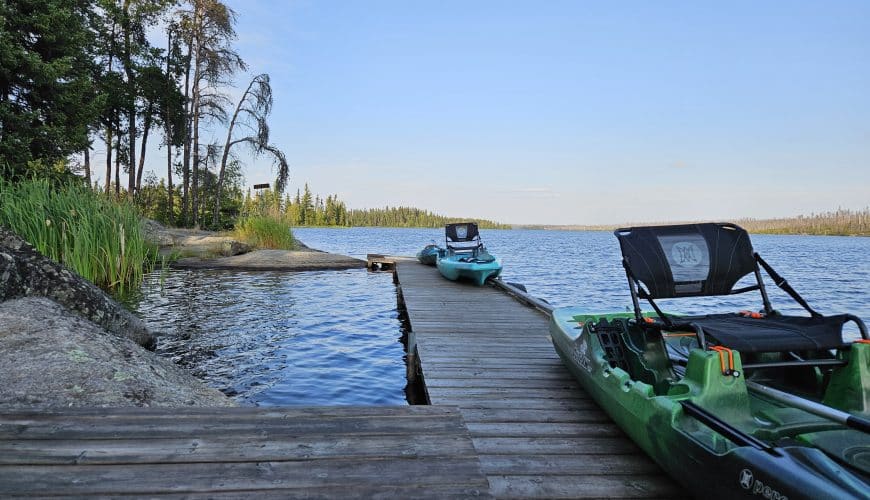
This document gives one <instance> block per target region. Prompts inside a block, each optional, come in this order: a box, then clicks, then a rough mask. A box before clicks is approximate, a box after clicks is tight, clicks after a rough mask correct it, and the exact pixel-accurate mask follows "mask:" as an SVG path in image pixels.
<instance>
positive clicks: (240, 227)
mask: <svg viewBox="0 0 870 500" xmlns="http://www.w3.org/2000/svg"><path fill="white" fill-rule="evenodd" d="M235 235H236V238H238V239H239V240H241V241H244V242H245V243H247V244H249V245H251V246H254V247H258V248H277V249H281V250H293V249H294V248H296V243H295V242H294V241H293V233H291V232H290V226H289V225H287V224H285V223H283V222H281V221H280V220H279V219H276V218H275V217H270V216H268V215H251V216H247V217H242V218H241V219H239V220H238V222H236V229H235Z"/></svg>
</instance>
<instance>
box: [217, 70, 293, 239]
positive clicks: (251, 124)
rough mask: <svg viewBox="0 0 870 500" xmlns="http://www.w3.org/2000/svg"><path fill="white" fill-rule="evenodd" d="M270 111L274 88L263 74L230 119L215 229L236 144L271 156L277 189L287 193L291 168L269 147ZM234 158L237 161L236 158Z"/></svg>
mask: <svg viewBox="0 0 870 500" xmlns="http://www.w3.org/2000/svg"><path fill="white" fill-rule="evenodd" d="M271 112H272V86H271V85H270V84H269V75H267V74H265V73H264V74H262V75H257V76H255V77H254V78H253V79H252V80H251V83H250V84H249V85H248V88H247V89H246V90H245V93H244V94H242V97H241V99H239V103H238V105H237V106H236V110H235V112H234V113H233V117H232V118H231V119H230V126H229V129H228V130H227V140H226V143H225V144H224V150H223V157H222V158H221V164H220V170H219V171H218V177H217V186H216V193H215V198H214V200H215V201H214V214H213V223H214V226H215V227H217V226H218V222H219V214H220V208H221V190H222V189H223V185H224V179H225V174H226V169H227V161H228V160H229V158H230V157H231V155H233V148H234V147H235V146H236V145H238V144H244V145H246V146H248V147H249V148H250V149H251V150H252V151H253V153H254V154H255V155H258V156H259V155H261V154H268V155H270V156H271V157H272V158H273V160H274V162H275V165H276V166H277V169H278V175H277V178H276V179H275V190H276V191H277V192H279V193H280V192H282V191H284V186H285V185H286V183H287V177H288V175H289V166H288V165H287V158H286V157H285V156H284V153H282V152H281V150H279V149H278V148H277V147H276V146H274V145H273V144H269V124H268V122H267V121H266V120H267V118H268V116H269V113H271ZM233 157H234V158H235V156H233Z"/></svg>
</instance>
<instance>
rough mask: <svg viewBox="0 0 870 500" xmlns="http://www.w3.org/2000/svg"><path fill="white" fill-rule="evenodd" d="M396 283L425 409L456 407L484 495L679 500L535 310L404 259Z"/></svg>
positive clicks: (670, 482)
mask: <svg viewBox="0 0 870 500" xmlns="http://www.w3.org/2000/svg"><path fill="white" fill-rule="evenodd" d="M396 277H397V282H398V284H399V287H400V296H401V297H402V299H403V301H404V305H405V308H406V310H407V313H408V317H409V320H410V323H411V329H412V332H413V337H414V339H415V340H416V345H417V355H418V357H419V361H420V364H421V367H422V372H423V378H424V380H425V384H426V389H427V394H428V396H429V399H430V402H431V403H432V404H433V405H456V406H458V407H459V410H460V412H461V413H462V415H463V417H464V420H465V422H466V424H467V426H468V429H469V431H470V433H471V437H472V442H473V443H474V447H475V449H476V451H477V453H478V454H479V457H480V462H481V464H482V467H483V471H484V473H485V474H486V475H487V478H488V480H489V484H490V490H489V491H490V493H491V494H493V496H496V497H499V498H601V497H609V498H620V497H621V498H673V497H681V496H686V493H685V492H684V491H683V490H682V488H680V487H679V486H678V485H677V484H676V483H675V482H674V481H673V480H672V479H670V478H669V477H668V476H667V475H666V474H665V473H664V472H663V471H662V470H661V469H660V468H659V467H658V466H657V465H656V464H655V463H653V462H652V461H651V460H650V459H649V458H647V457H646V456H645V455H644V454H643V452H642V451H641V450H640V449H639V448H638V447H637V446H636V445H635V444H634V443H633V442H631V440H629V439H628V438H627V437H626V436H625V435H624V434H623V433H622V431H621V430H620V429H619V428H618V427H617V426H616V425H615V424H614V423H612V421H611V420H610V419H609V418H608V417H607V415H606V414H604V412H602V411H601V410H600V409H599V408H598V407H597V405H595V403H594V401H592V400H591V399H590V398H589V396H588V395H587V394H586V393H585V392H584V391H583V389H581V388H580V386H579V384H578V383H577V382H576V380H574V378H573V377H572V376H571V375H570V373H569V372H568V370H567V369H566V368H565V367H564V366H563V365H562V362H561V360H560V359H559V357H558V355H557V354H556V352H555V350H554V349H553V347H552V344H551V343H550V338H549V335H548V333H547V318H546V316H545V315H543V314H542V313H541V312H540V311H538V310H537V309H534V308H532V307H525V306H523V305H521V304H519V303H518V302H517V301H516V300H514V299H513V298H512V297H510V296H508V295H507V294H505V293H503V292H501V291H499V290H496V289H494V288H492V287H488V286H486V287H476V286H472V285H465V284H463V283H454V282H450V281H447V280H445V279H443V278H442V277H441V276H440V275H439V273H438V271H437V270H436V269H434V268H432V267H427V266H422V265H420V264H418V263H416V261H412V260H410V259H397V261H396Z"/></svg>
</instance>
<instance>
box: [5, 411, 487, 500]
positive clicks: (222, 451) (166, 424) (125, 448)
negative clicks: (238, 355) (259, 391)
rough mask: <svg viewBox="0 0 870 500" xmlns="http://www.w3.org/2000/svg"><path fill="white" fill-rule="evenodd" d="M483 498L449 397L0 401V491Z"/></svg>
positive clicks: (13, 494) (481, 481)
mask: <svg viewBox="0 0 870 500" xmlns="http://www.w3.org/2000/svg"><path fill="white" fill-rule="evenodd" d="M124 495H132V496H136V497H143V496H146V497H149V498H150V497H155V496H161V497H163V496H166V497H184V498H217V497H222V498H240V497H245V498H264V497H265V498H372V497H378V498H470V497H481V498H488V497H489V495H488V484H487V481H486V479H485V478H484V476H483V475H482V474H481V471H480V465H479V462H478V460H477V455H476V452H475V449H474V447H473V446H472V444H471V440H470V438H469V435H468V430H467V429H466V428H465V425H464V423H463V421H462V417H461V415H460V414H459V412H458V411H457V410H456V408H449V407H443V406H428V407H427V406H406V407H322V408H278V409H269V408H188V409H184V408H166V409H159V408H115V409H105V408H94V409H86V410H85V409H82V410H76V409H69V410H61V411H56V412H46V411H23V410H19V411H15V410H3V411H0V498H20V497H33V496H38V497H49V496H75V497H83V498H93V497H103V496H110V497H119V496H124Z"/></svg>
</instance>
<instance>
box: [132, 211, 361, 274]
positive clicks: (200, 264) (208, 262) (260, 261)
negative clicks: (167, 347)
mask: <svg viewBox="0 0 870 500" xmlns="http://www.w3.org/2000/svg"><path fill="white" fill-rule="evenodd" d="M143 230H144V232H145V235H146V237H147V238H148V239H149V240H151V241H152V242H153V243H154V244H156V245H158V247H159V248H160V253H161V254H162V255H172V254H174V255H177V256H181V258H179V259H177V260H174V261H173V262H171V263H170V266H171V267H174V268H179V269H226V270H236V271H323V270H339V269H356V268H364V267H366V262H365V261H364V260H360V259H355V258H353V257H348V256H346V255H338V254H333V253H327V252H321V251H320V250H314V249H311V248H308V247H307V246H305V244H304V243H302V242H299V241H297V245H298V246H299V248H298V249H297V250H271V249H264V250H256V249H252V248H251V247H250V246H249V245H247V244H246V243H243V242H240V241H238V240H236V239H234V238H233V237H232V236H228V235H224V234H220V233H214V232H210V231H201V230H196V229H180V228H167V227H164V226H161V225H160V224H158V223H156V222H154V221H146V222H145V223H144V225H143Z"/></svg>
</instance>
